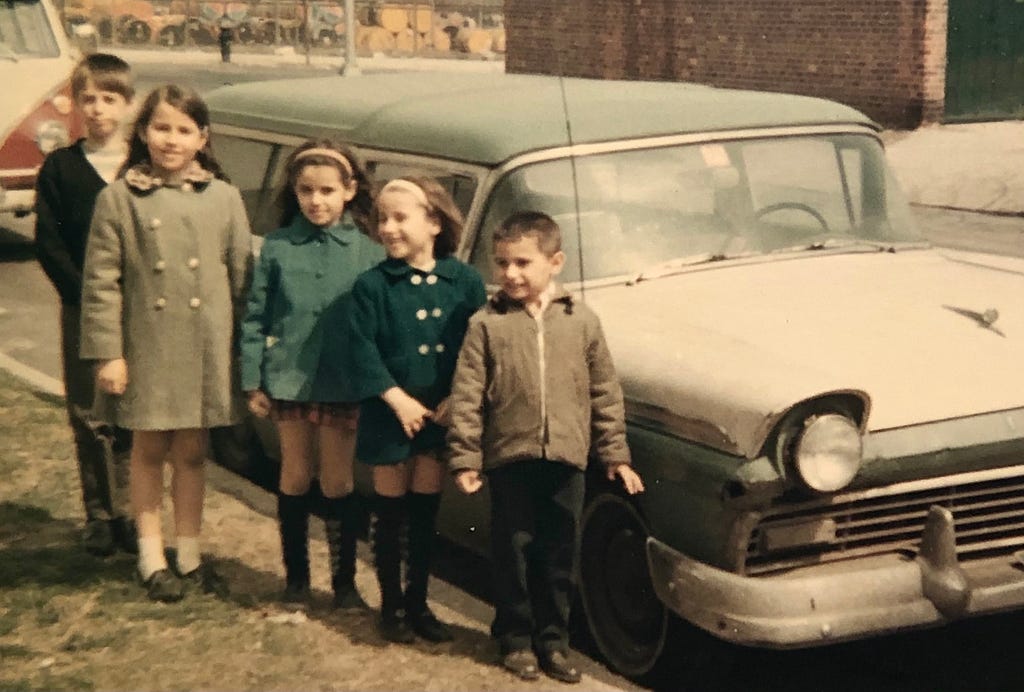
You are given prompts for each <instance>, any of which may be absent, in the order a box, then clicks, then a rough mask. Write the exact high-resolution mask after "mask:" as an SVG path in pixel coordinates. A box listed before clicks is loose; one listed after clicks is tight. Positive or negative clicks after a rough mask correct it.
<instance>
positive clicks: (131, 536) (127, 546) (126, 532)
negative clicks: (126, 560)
mask: <svg viewBox="0 0 1024 692" xmlns="http://www.w3.org/2000/svg"><path fill="white" fill-rule="evenodd" d="M110 528H111V529H112V530H113V535H114V544H115V546H116V548H117V549H118V550H120V551H121V552H123V553H128V554H129V555H138V554H139V535H138V533H137V532H136V531H135V522H134V521H132V520H131V519H130V518H128V517H118V518H117V519H112V520H111V522H110Z"/></svg>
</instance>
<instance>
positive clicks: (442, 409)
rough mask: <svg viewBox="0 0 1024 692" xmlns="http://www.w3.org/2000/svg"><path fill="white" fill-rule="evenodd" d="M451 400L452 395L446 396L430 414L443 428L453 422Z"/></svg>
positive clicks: (431, 418)
mask: <svg viewBox="0 0 1024 692" xmlns="http://www.w3.org/2000/svg"><path fill="white" fill-rule="evenodd" d="M451 402H452V398H451V397H450V396H446V397H445V398H444V399H442V400H441V403H439V404H438V405H437V408H435V409H434V412H433V413H432V414H430V420H432V421H434V422H435V423H437V424H438V425H440V426H441V427H442V428H447V427H448V426H450V425H451V424H452V407H451Z"/></svg>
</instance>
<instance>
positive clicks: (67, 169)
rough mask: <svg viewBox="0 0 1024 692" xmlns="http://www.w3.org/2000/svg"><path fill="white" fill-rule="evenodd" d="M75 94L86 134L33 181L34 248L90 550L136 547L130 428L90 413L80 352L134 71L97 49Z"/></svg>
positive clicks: (87, 375) (78, 76)
mask: <svg viewBox="0 0 1024 692" xmlns="http://www.w3.org/2000/svg"><path fill="white" fill-rule="evenodd" d="M71 93H72V96H73V97H74V100H75V108H76V109H77V110H78V114H79V117H80V118H81V119H82V121H83V124H84V126H85V130H86V136H85V137H84V138H83V139H80V140H78V141H77V142H75V143H74V144H72V145H70V146H67V147H64V148H62V149H57V150H55V151H53V152H51V153H50V154H49V156H47V157H46V160H45V161H44V162H43V165H42V168H41V169H40V170H39V176H38V178H37V181H36V254H37V256H38V258H39V263H40V264H41V265H42V267H43V271H45V272H46V275H47V276H48V277H49V278H50V281H51V282H52V283H53V286H54V288H55V289H57V294H58V295H59V296H60V302H61V354H62V357H63V366H64V389H65V401H66V404H67V410H68V418H69V420H70V423H71V429H72V432H73V433H74V438H75V451H76V455H77V457H78V471H79V476H80V477H81V482H82V499H83V501H84V503H85V516H86V523H85V532H84V536H83V540H84V544H85V548H86V550H88V551H89V552H90V553H92V554H94V555H111V554H113V553H114V552H115V551H116V550H117V549H118V548H120V549H121V550H124V551H126V552H135V551H136V550H137V547H136V541H135V530H134V525H133V523H132V521H131V518H130V517H131V511H130V509H129V507H128V497H127V483H128V478H127V476H128V452H129V448H130V446H131V440H130V437H129V434H128V432H127V431H124V430H120V429H115V430H113V431H110V430H106V429H101V428H100V427H99V426H98V425H97V424H96V423H95V421H94V420H93V419H92V417H91V415H90V412H91V410H92V408H93V393H94V375H93V363H91V362H89V361H84V360H82V359H81V358H79V355H78V344H79V336H80V333H79V315H80V301H81V292H82V264H83V262H84V258H85V244H86V238H87V237H88V233H89V224H90V222H91V221H92V212H93V207H94V205H95V204H96V196H97V195H98V194H99V192H100V190H102V189H103V188H104V187H106V185H107V183H109V182H111V181H113V180H114V178H115V177H117V173H118V170H119V169H120V168H121V164H122V163H123V162H124V159H125V156H126V154H127V151H128V149H127V140H126V138H125V136H124V135H125V131H124V125H125V123H126V121H127V119H128V117H129V115H130V111H131V102H132V97H133V95H134V93H135V92H134V88H133V87H132V76H131V69H130V68H129V66H128V63H126V62H125V61H124V60H121V59H120V58H118V57H117V56H114V55H107V54H103V53H94V54H92V55H88V56H86V57H85V58H83V59H82V60H81V61H80V62H79V63H78V65H77V66H76V67H75V70H74V72H73V73H72V75H71Z"/></svg>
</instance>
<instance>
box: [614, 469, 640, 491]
mask: <svg viewBox="0 0 1024 692" xmlns="http://www.w3.org/2000/svg"><path fill="white" fill-rule="evenodd" d="M616 476H618V477H619V478H620V479H622V485H623V486H625V488H626V492H627V493H629V494H630V495H636V494H637V493H642V492H643V491H644V482H643V481H642V480H641V479H640V476H639V475H637V472H636V471H634V470H633V467H632V466H630V465H629V464H616V465H615V466H612V467H611V468H610V469H608V480H610V481H612V482H614V481H615V477H616Z"/></svg>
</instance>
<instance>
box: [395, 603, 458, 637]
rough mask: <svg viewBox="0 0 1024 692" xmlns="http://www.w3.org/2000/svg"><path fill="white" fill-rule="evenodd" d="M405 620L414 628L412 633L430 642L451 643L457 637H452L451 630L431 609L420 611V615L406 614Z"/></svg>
mask: <svg viewBox="0 0 1024 692" xmlns="http://www.w3.org/2000/svg"><path fill="white" fill-rule="evenodd" d="M405 619H406V620H407V621H408V622H409V626H410V627H412V631H413V632H415V633H416V634H418V635H419V636H420V637H422V638H423V639H426V640H427V641H428V642H433V643H435V644H440V643H442V642H450V641H452V640H453V639H455V637H454V636H453V635H452V631H451V628H449V627H448V625H446V624H444V623H443V622H441V621H440V620H438V619H437V617H436V616H435V615H434V614H433V613H431V612H430V609H429V608H427V609H425V610H422V611H420V612H419V613H415V614H413V613H406V616H405Z"/></svg>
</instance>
